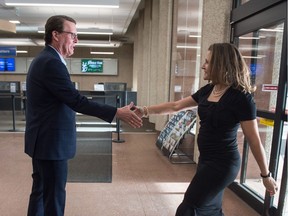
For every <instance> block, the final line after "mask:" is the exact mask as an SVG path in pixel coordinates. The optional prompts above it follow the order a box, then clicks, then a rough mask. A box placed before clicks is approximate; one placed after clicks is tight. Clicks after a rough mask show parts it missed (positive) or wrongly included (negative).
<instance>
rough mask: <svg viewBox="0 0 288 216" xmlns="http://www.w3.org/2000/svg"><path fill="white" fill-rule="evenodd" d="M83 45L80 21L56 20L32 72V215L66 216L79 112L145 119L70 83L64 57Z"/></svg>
mask: <svg viewBox="0 0 288 216" xmlns="http://www.w3.org/2000/svg"><path fill="white" fill-rule="evenodd" d="M77 42H78V38H77V32H76V22H75V20H74V19H72V18H70V17H67V16H62V15H58V16H52V17H50V18H49V19H48V20H47V22H46V25H45V48H44V49H43V51H42V52H41V53H40V54H39V55H38V56H37V57H35V59H34V60H33V62H32V63H31V66H30V68H29V71H28V74H27V112H26V131H25V153H27V154H28V155H29V156H30V157H32V166H33V174H32V178H33V185H32V191H31V195H30V200H29V206H28V216H36V215H37V216H42V215H43V216H44V215H45V216H60V215H64V209H65V196H66V191H65V188H66V181H67V167H68V166H67V160H68V159H71V158H73V157H74V155H75V151H76V125H75V123H76V122H75V112H79V113H83V114H86V115H91V116H96V117H98V118H101V119H102V120H104V121H107V122H111V121H112V120H113V119H114V117H117V118H118V119H120V120H122V121H124V122H126V123H128V124H129V125H130V126H132V127H135V128H136V127H140V126H141V125H142V120H141V119H140V118H139V117H138V116H137V115H136V114H135V113H134V112H133V111H131V108H132V107H133V106H134V105H133V103H131V104H130V105H128V106H125V107H122V108H118V109H117V108H116V107H112V106H108V105H105V104H99V103H96V102H92V101H89V100H88V99H87V98H86V97H84V96H82V95H80V94H79V92H78V91H77V90H76V89H75V87H74V85H73V83H72V82H71V80H70V76H69V73H68V70H67V68H66V63H65V60H64V59H65V58H67V57H69V56H71V55H72V54H73V53H74V46H75V44H76V43H77Z"/></svg>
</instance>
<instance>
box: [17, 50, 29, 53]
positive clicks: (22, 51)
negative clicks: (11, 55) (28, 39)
mask: <svg viewBox="0 0 288 216" xmlns="http://www.w3.org/2000/svg"><path fill="white" fill-rule="evenodd" d="M16 53H28V51H27V50H16Z"/></svg>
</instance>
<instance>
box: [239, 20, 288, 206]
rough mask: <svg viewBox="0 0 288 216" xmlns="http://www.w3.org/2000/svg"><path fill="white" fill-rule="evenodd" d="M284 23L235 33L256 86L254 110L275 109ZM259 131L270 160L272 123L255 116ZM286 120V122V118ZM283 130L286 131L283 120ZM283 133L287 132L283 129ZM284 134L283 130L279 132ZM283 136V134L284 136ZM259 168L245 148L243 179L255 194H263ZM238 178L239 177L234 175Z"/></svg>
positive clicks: (276, 201)
mask: <svg viewBox="0 0 288 216" xmlns="http://www.w3.org/2000/svg"><path fill="white" fill-rule="evenodd" d="M283 28H284V24H279V25H276V26H272V27H269V28H262V29H259V30H257V31H254V32H251V33H248V34H246V35H242V36H241V37H239V43H238V47H239V50H240V52H241V53H242V55H243V57H244V59H245V61H246V63H247V64H248V66H250V70H251V82H252V84H253V85H255V87H256V91H255V93H254V99H255V102H256V106H257V109H258V110H264V111H268V112H272V113H274V112H275V108H276V101H277V90H278V82H279V71H280V61H281V51H282V40H283ZM257 121H258V127H259V134H260V139H261V141H262V144H263V146H264V149H265V153H266V157H267V159H268V162H269V160H270V153H271V144H272V138H273V129H274V127H273V125H274V122H273V120H271V119H265V118H258V119H257ZM286 123H287V122H286ZM283 130H284V131H285V130H286V131H287V124H286V126H284V128H283ZM286 133H287V132H286ZM283 134H285V132H284V133H283ZM243 137H244V135H243V133H242V131H241V130H239V133H238V142H239V149H240V152H241V153H242V148H243ZM286 138H287V137H286ZM286 138H285V140H284V139H282V143H281V144H282V148H281V153H280V159H279V166H278V172H277V179H276V180H277V183H278V185H280V184H281V178H282V172H283V161H284V150H285V149H284V147H283V146H285V142H286ZM259 172H260V170H259V168H258V165H257V163H256V160H255V159H254V157H253V156H252V153H251V152H249V155H248V159H247V169H246V178H245V179H244V180H243V184H245V185H246V186H247V187H248V188H249V189H251V190H252V191H253V192H254V193H255V194H257V195H258V196H259V197H262V198H264V196H265V188H264V186H263V184H262V178H261V177H260V175H259V174H260V173H259ZM238 180H239V179H238ZM278 199H279V193H277V194H276V196H275V197H274V205H275V206H277V204H278Z"/></svg>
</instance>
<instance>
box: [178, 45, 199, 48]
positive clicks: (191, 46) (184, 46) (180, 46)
mask: <svg viewBox="0 0 288 216" xmlns="http://www.w3.org/2000/svg"><path fill="white" fill-rule="evenodd" d="M176 47H177V48H178V49H200V46H195V45H177V46H176Z"/></svg>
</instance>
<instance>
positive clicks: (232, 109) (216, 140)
mask: <svg viewBox="0 0 288 216" xmlns="http://www.w3.org/2000/svg"><path fill="white" fill-rule="evenodd" d="M213 87H214V85H212V84H207V85H206V86H204V87H202V88H201V89H199V90H198V91H197V92H196V93H195V94H193V95H192V98H193V99H194V100H195V101H196V102H197V103H198V115H199V118H200V129H199V134H198V140H197V141H198V147H199V151H200V156H201V157H202V158H203V157H204V158H205V157H216V158H217V157H222V156H223V155H226V156H228V155H231V154H229V153H231V152H235V151H238V146H237V131H238V128H239V125H240V122H241V121H246V120H253V119H255V118H256V106H255V102H254V100H253V97H252V95H251V94H250V93H244V92H241V91H239V90H236V89H233V88H232V87H230V88H229V89H228V90H227V91H226V92H225V93H224V95H223V96H222V97H221V98H220V100H219V101H218V102H211V101H208V100H207V98H208V97H209V95H210V94H211V92H212V89H213ZM232 155H233V154H232ZM228 157H229V156H228Z"/></svg>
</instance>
